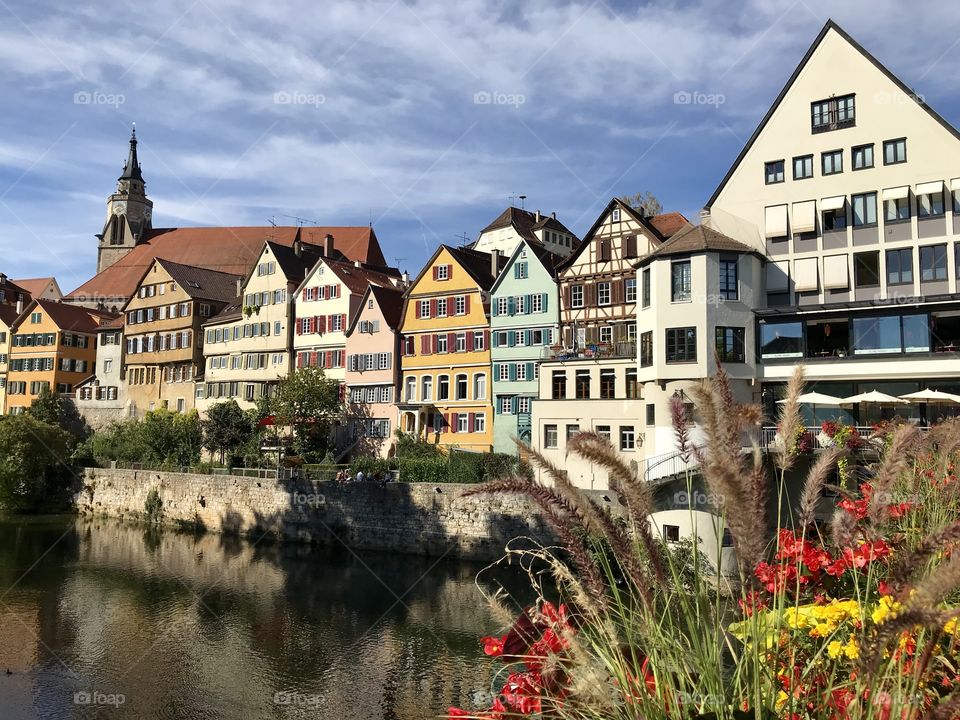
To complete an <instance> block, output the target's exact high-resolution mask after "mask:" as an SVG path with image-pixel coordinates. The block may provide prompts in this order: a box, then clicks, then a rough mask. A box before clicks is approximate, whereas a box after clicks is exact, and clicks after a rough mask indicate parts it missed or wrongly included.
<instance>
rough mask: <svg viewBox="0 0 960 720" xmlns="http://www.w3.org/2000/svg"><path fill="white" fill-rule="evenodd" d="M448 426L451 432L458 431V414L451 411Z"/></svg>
mask: <svg viewBox="0 0 960 720" xmlns="http://www.w3.org/2000/svg"><path fill="white" fill-rule="evenodd" d="M447 426H448V427H449V428H450V432H452V433H455V432H456V431H457V414H456V413H450V414H449V415H448V416H447Z"/></svg>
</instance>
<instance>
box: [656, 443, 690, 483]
mask: <svg viewBox="0 0 960 720" xmlns="http://www.w3.org/2000/svg"><path fill="white" fill-rule="evenodd" d="M698 468H699V464H698V463H697V459H696V457H694V454H693V453H692V452H690V451H686V452H680V451H679V450H674V451H672V452H668V453H663V454H662V455H653V456H652V457H648V458H646V459H645V460H644V467H643V481H644V482H658V483H659V482H665V481H669V480H673V479H675V478H677V477H679V476H681V475H685V474H686V473H688V472H691V473H696V472H697V471H698Z"/></svg>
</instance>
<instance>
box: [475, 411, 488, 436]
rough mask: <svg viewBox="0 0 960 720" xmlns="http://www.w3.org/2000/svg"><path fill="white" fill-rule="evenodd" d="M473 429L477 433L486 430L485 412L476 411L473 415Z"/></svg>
mask: <svg viewBox="0 0 960 720" xmlns="http://www.w3.org/2000/svg"><path fill="white" fill-rule="evenodd" d="M473 431H474V432H478V433H482V432H486V431H487V416H486V414H485V413H477V414H476V415H474V416H473Z"/></svg>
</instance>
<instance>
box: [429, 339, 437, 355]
mask: <svg viewBox="0 0 960 720" xmlns="http://www.w3.org/2000/svg"><path fill="white" fill-rule="evenodd" d="M430 338H431V344H432V346H433V352H437V336H436V335H431V336H430Z"/></svg>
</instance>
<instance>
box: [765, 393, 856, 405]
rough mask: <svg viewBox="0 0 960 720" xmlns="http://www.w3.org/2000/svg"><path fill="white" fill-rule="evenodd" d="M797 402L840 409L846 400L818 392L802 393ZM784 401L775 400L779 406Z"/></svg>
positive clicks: (784, 400)
mask: <svg viewBox="0 0 960 720" xmlns="http://www.w3.org/2000/svg"><path fill="white" fill-rule="evenodd" d="M797 401H798V402H801V403H804V404H805V405H813V406H814V407H816V406H817V405H829V406H831V407H840V406H841V405H844V404H846V402H847V401H846V400H845V399H843V398H838V397H834V396H833V395H825V394H823V393H818V392H808V393H803V394H802V395H799V396H798V397H797ZM786 402H787V401H786V399H783V400H777V403H778V404H780V405H783V404H785V403H786Z"/></svg>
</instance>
